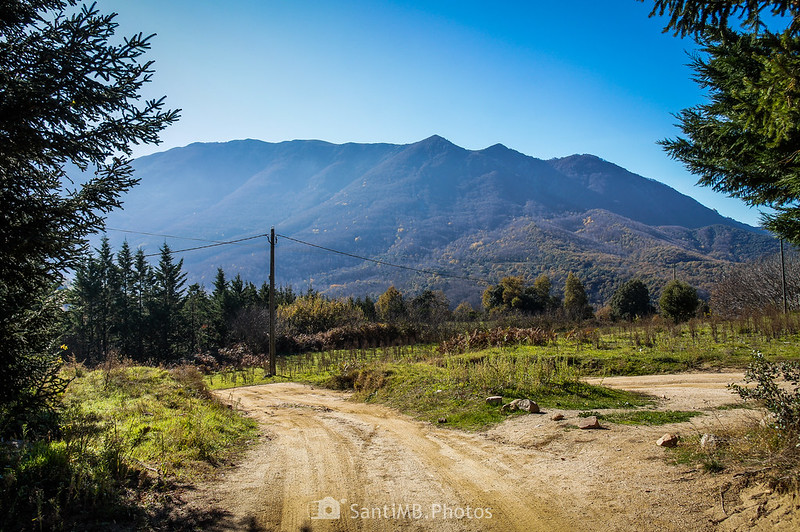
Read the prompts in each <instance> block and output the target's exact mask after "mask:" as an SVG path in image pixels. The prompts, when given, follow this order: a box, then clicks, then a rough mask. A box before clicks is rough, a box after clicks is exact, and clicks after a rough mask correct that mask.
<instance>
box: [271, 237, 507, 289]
mask: <svg viewBox="0 0 800 532" xmlns="http://www.w3.org/2000/svg"><path fill="white" fill-rule="evenodd" d="M275 236H276V237H280V238H285V239H286V240H291V241H292V242H297V243H298V244H303V245H306V246H310V247H312V248H317V249H322V250H324V251H328V252H330V253H337V254H339V255H344V256H346V257H352V258H354V259H359V260H364V261H368V262H374V263H375V264H380V265H382V266H390V267H392V268H400V269H403V270H410V271H413V272H417V273H424V274H427V275H438V276H439V277H446V278H450V279H461V280H465V281H473V282H476V283H481V284H486V285H489V284H491V283H489V282H488V281H486V280H485V279H478V278H477V277H469V276H464V275H454V274H450V273H445V272H440V271H436V270H427V269H423V268H414V267H412V266H403V265H402V264H394V263H391V262H386V261H383V260H379V259H371V258H369V257H362V256H361V255H355V254H353V253H348V252H346V251H339V250H338V249H333V248H328V247H325V246H320V245H319V244H312V243H311V242H306V241H305V240H300V239H298V238H292V237H290V236H286V235H281V234H278V233H275Z"/></svg>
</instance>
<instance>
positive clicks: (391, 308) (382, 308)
mask: <svg viewBox="0 0 800 532" xmlns="http://www.w3.org/2000/svg"><path fill="white" fill-rule="evenodd" d="M375 309H376V310H377V311H378V316H380V318H381V319H382V320H384V321H388V322H394V321H398V320H400V319H402V318H404V317H405V315H406V303H405V300H404V299H403V294H401V293H400V291H399V290H398V289H397V288H395V287H394V285H392V286H390V287H389V288H387V289H386V292H384V293H382V294H381V295H380V297H378V301H376V302H375Z"/></svg>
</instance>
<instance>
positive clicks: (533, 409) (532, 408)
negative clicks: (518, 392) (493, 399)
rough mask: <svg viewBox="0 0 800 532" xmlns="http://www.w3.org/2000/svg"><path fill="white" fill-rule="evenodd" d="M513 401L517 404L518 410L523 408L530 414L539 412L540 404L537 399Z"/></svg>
mask: <svg viewBox="0 0 800 532" xmlns="http://www.w3.org/2000/svg"><path fill="white" fill-rule="evenodd" d="M511 403H512V404H513V403H516V404H517V410H522V411H525V412H527V413H529V414H538V413H539V405H538V404H536V401H531V400H530V399H514V400H513V401H511Z"/></svg>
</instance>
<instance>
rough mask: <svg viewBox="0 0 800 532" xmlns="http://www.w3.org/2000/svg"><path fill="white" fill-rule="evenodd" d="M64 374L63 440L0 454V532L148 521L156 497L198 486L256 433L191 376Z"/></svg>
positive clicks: (3, 449) (186, 371)
mask: <svg viewBox="0 0 800 532" xmlns="http://www.w3.org/2000/svg"><path fill="white" fill-rule="evenodd" d="M67 373H69V374H70V376H72V377H74V380H73V381H72V382H71V383H70V386H69V388H68V389H67V392H66V394H65V397H64V405H65V410H64V412H63V413H62V415H61V420H60V427H59V429H60V431H59V432H60V433H59V434H56V435H54V437H52V438H50V439H49V440H39V441H35V442H30V443H29V442H26V441H24V440H23V441H22V442H21V443H20V444H19V445H17V446H12V447H9V446H6V445H0V467H1V468H2V474H1V475H0V517H2V518H3V520H4V521H3V523H4V524H3V525H0V528H2V527H3V526H9V527H10V528H12V529H16V528H19V529H54V528H75V529H81V528H87V527H89V528H91V527H92V526H99V527H101V528H102V527H103V526H104V525H103V524H108V523H111V522H119V521H122V522H126V521H128V522H129V521H131V520H133V521H136V520H137V519H144V518H145V517H143V516H145V515H146V514H147V509H146V508H144V507H143V506H142V505H143V504H144V505H145V506H146V505H147V504H150V503H149V502H147V501H148V500H150V499H159V496H158V495H157V493H159V492H160V491H161V489H162V488H164V487H168V486H170V485H173V484H174V483H176V482H178V483H186V482H192V481H195V480H198V479H199V478H202V476H203V474H204V473H205V472H208V471H210V470H211V469H212V467H213V466H214V465H217V464H220V463H223V462H225V461H227V460H229V459H230V458H231V457H232V456H233V454H234V453H236V452H237V451H238V450H240V449H241V448H242V447H243V444H244V442H245V441H246V440H248V439H251V438H253V437H254V436H255V434H256V425H255V423H254V422H253V421H252V420H249V419H247V418H243V417H242V416H241V415H239V414H238V413H237V412H235V411H234V410H232V409H229V408H227V407H226V406H224V405H222V404H221V403H219V402H218V401H216V400H214V399H213V398H212V397H211V396H210V394H209V393H208V390H207V389H206V388H205V386H204V384H203V382H202V378H201V376H200V374H199V372H198V371H197V370H196V369H194V368H177V369H175V370H172V371H167V370H164V369H160V368H152V367H128V366H123V367H115V368H111V369H107V370H95V371H86V370H85V369H83V368H81V367H80V366H78V367H73V368H71V369H68V370H67ZM132 490H135V491H132ZM134 494H135V495H136V496H135V497H134V496H133V495H134ZM148 494H149V495H148ZM75 515H80V516H81V517H80V519H81V521H80V522H79V523H78V524H76V523H75V522H74V521H72V519H73V518H74V516H75ZM87 520H88V521H89V522H87ZM139 524H142V523H141V522H139Z"/></svg>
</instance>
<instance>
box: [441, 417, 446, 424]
mask: <svg viewBox="0 0 800 532" xmlns="http://www.w3.org/2000/svg"><path fill="white" fill-rule="evenodd" d="M439 423H447V418H446V417H440V418H439Z"/></svg>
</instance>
